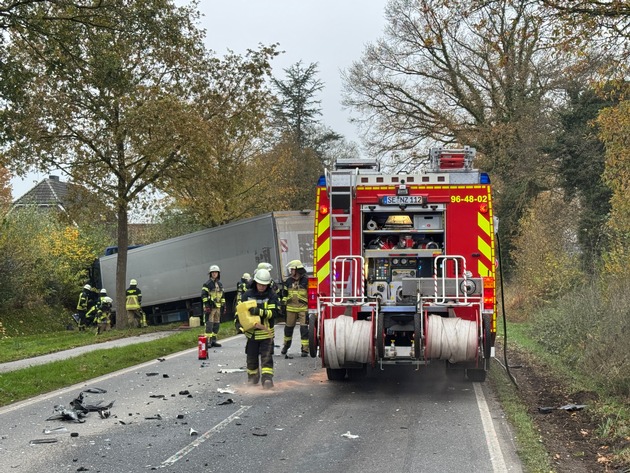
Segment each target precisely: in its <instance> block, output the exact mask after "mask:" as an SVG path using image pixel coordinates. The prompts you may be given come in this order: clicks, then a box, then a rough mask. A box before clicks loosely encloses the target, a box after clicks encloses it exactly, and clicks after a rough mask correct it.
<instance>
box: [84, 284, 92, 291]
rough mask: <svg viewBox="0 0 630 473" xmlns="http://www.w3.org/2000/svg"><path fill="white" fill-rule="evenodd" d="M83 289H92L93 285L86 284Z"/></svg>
mask: <svg viewBox="0 0 630 473" xmlns="http://www.w3.org/2000/svg"><path fill="white" fill-rule="evenodd" d="M83 289H87V290H88V291H91V290H92V286H90V285H89V284H86V285H85V286H83Z"/></svg>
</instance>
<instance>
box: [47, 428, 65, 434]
mask: <svg viewBox="0 0 630 473" xmlns="http://www.w3.org/2000/svg"><path fill="white" fill-rule="evenodd" d="M67 431H68V429H66V428H65V427H55V428H54V429H44V433H45V434H54V433H57V432H67Z"/></svg>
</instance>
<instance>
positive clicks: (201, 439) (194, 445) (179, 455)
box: [160, 406, 252, 468]
mask: <svg viewBox="0 0 630 473" xmlns="http://www.w3.org/2000/svg"><path fill="white" fill-rule="evenodd" d="M250 407H252V406H242V407H241V408H240V409H239V410H238V411H236V412H235V413H234V414H232V415H231V416H229V417H227V418H226V419H224V420H222V421H221V422H219V423H218V424H217V425H215V426H214V427H212V428H211V429H210V430H208V431H207V432H206V433H205V434H203V435H201V436H199V437H198V438H197V439H196V440H195V441H194V442H192V443H189V444H188V445H186V446H185V447H184V448H182V449H181V450H180V451H179V452H177V453H175V454H174V455H172V456H171V457H169V458H167V459H166V460H164V461H163V462H162V464H161V465H160V468H164V467H165V466H170V465H172V464H174V463H175V462H176V461H178V460H181V459H182V458H184V457H185V456H186V455H188V454H189V453H190V452H192V451H193V450H194V449H195V448H197V447H198V446H199V445H201V444H202V443H204V442H205V441H206V440H208V439H209V438H210V436H211V435H212V434H214V433H216V432H219V431H220V430H221V429H223V428H224V427H226V426H227V425H228V424H229V423H230V422H232V421H233V420H234V419H238V418H239V416H240V415H241V414H242V413H243V412H245V411H247V410H248V409H249V408H250Z"/></svg>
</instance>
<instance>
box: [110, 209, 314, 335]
mask: <svg viewBox="0 0 630 473" xmlns="http://www.w3.org/2000/svg"><path fill="white" fill-rule="evenodd" d="M313 228H314V212H312V211H309V210H305V211H284V212H271V213H267V214H263V215H259V216H257V217H252V218H248V219H245V220H239V221H237V222H232V223H229V224H226V225H221V226H218V227H214V228H208V229H206V230H201V231H198V232H195V233H190V234H187V235H183V236H179V237H176V238H171V239H168V240H164V241H160V242H157V243H152V244H150V245H145V246H141V247H138V248H135V249H130V250H129V252H128V260H127V279H132V278H133V279H136V280H137V281H138V287H139V288H140V289H141V291H142V307H143V310H144V311H145V312H146V314H147V317H148V319H149V322H150V323H153V324H159V323H167V322H175V321H178V320H188V318H189V317H191V316H198V315H200V314H201V286H202V285H203V283H204V282H206V280H207V279H208V268H209V267H210V265H213V264H216V265H218V266H219V267H220V268H221V282H222V283H223V287H224V290H225V292H226V300H227V305H228V315H227V316H228V317H232V314H231V312H232V306H233V300H234V296H235V294H236V284H237V282H238V281H239V280H240V278H241V276H242V275H243V273H245V272H248V273H250V274H251V273H253V272H254V270H255V269H256V267H257V266H258V264H259V263H262V262H266V263H271V265H272V266H273V270H272V271H271V274H272V276H273V278H274V279H275V280H277V281H279V280H280V279H282V278H284V277H286V270H285V266H286V264H287V263H288V262H289V261H291V260H294V259H299V260H301V261H302V262H303V263H304V266H305V267H306V269H307V270H308V271H309V272H310V271H311V270H312V266H313ZM116 261H117V255H116V254H113V255H109V256H103V257H101V258H100V260H99V262H100V276H101V285H100V287H104V288H106V289H107V293H108V294H111V295H112V297H115V295H116ZM114 307H116V305H115V301H114Z"/></svg>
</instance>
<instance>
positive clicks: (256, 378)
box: [237, 269, 278, 389]
mask: <svg viewBox="0 0 630 473" xmlns="http://www.w3.org/2000/svg"><path fill="white" fill-rule="evenodd" d="M251 300H253V301H256V307H252V308H250V309H249V312H250V314H252V315H256V316H259V317H260V323H259V324H257V325H256V326H255V327H253V328H252V329H250V330H248V331H245V332H244V333H245V336H246V337H247V344H246V345H245V353H246V355H247V382H248V383H250V384H258V382H260V381H262V387H263V389H271V388H273V340H274V328H273V325H274V320H275V318H276V316H277V315H278V296H277V295H276V293H275V291H273V290H272V289H271V274H270V273H269V271H267V270H266V269H259V270H258V271H256V275H255V276H254V283H253V287H250V288H249V289H248V290H247V292H245V294H243V297H242V301H243V302H245V301H251ZM237 329H241V330H239V331H242V328H241V327H240V324H239V323H238V322H237Z"/></svg>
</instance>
